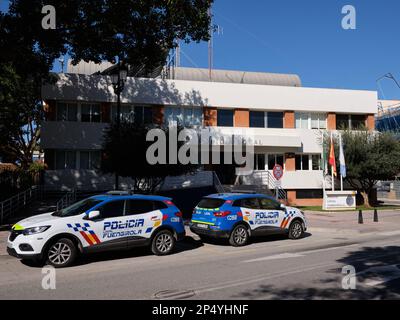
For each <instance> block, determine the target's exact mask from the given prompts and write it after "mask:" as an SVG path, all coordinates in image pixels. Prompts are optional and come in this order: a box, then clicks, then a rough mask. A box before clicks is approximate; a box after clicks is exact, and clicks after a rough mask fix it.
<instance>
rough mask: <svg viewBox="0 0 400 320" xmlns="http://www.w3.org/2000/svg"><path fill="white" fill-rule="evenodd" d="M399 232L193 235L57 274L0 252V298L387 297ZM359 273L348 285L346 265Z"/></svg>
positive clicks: (399, 274)
mask: <svg viewBox="0 0 400 320" xmlns="http://www.w3.org/2000/svg"><path fill="white" fill-rule="evenodd" d="M399 235H400V231H396V230H391V231H377V232H376V231H375V232H368V233H362V232H358V233H357V232H352V231H351V230H343V232H338V231H337V230H336V229H332V230H329V229H321V228H315V229H313V228H312V227H311V228H310V232H309V233H308V234H307V236H306V237H305V238H304V239H301V240H297V241H293V240H288V239H286V238H285V237H282V236H270V237H264V238H258V239H256V240H255V241H253V242H252V243H251V244H250V245H248V246H246V247H242V248H233V247H230V246H228V245H227V244H225V243H223V242H222V243H219V242H218V243H202V242H201V241H200V240H198V239H197V238H196V237H192V236H191V235H189V236H188V237H187V238H186V239H185V241H184V242H181V243H180V244H179V246H178V251H177V252H176V253H175V254H173V255H170V256H166V257H157V256H153V255H151V254H150V253H149V252H148V251H147V250H146V249H139V250H138V249H135V250H132V251H126V252H114V253H103V254H96V255H91V256H87V257H84V258H81V259H80V261H79V263H78V265H76V266H74V267H71V268H67V269H58V270H57V271H56V289H55V290H44V289H43V288H42V278H43V274H42V269H41V268H39V267H34V266H29V265H25V264H23V263H22V262H20V261H19V260H18V259H15V258H13V257H9V256H7V255H4V254H1V255H0V299H336V298H339V299H388V298H399V297H400V268H399V267H400V254H399V253H400V237H399ZM345 265H352V266H354V267H355V270H356V272H357V278H356V279H357V282H356V289H354V290H344V289H343V288H342V279H343V276H344V274H342V267H343V266H345Z"/></svg>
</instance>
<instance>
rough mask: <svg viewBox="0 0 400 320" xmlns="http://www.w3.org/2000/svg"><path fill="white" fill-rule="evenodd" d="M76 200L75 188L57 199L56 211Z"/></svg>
mask: <svg viewBox="0 0 400 320" xmlns="http://www.w3.org/2000/svg"><path fill="white" fill-rule="evenodd" d="M75 201H76V190H75V189H72V190H71V191H68V192H67V193H66V194H65V195H64V196H63V197H62V198H61V199H60V200H58V201H57V211H58V210H61V209H64V208H66V207H68V206H70V205H71V204H73V203H74V202H75Z"/></svg>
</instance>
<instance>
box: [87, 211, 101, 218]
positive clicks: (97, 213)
mask: <svg viewBox="0 0 400 320" xmlns="http://www.w3.org/2000/svg"><path fill="white" fill-rule="evenodd" d="M98 217H100V211H98V210H94V211H90V212H89V213H88V215H87V219H88V220H92V219H95V218H98Z"/></svg>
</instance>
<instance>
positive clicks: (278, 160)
mask: <svg viewBox="0 0 400 320" xmlns="http://www.w3.org/2000/svg"><path fill="white" fill-rule="evenodd" d="M277 164H279V165H281V166H282V168H283V154H269V155H268V168H266V169H267V170H273V169H274V167H275V165H277Z"/></svg>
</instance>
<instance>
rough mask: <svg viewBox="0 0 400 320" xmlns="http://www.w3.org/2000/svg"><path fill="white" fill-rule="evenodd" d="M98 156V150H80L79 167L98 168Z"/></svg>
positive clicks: (99, 156)
mask: <svg viewBox="0 0 400 320" xmlns="http://www.w3.org/2000/svg"><path fill="white" fill-rule="evenodd" d="M100 158H101V155H100V151H80V152H79V168H80V169H87V170H93V169H99V168H100Z"/></svg>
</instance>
